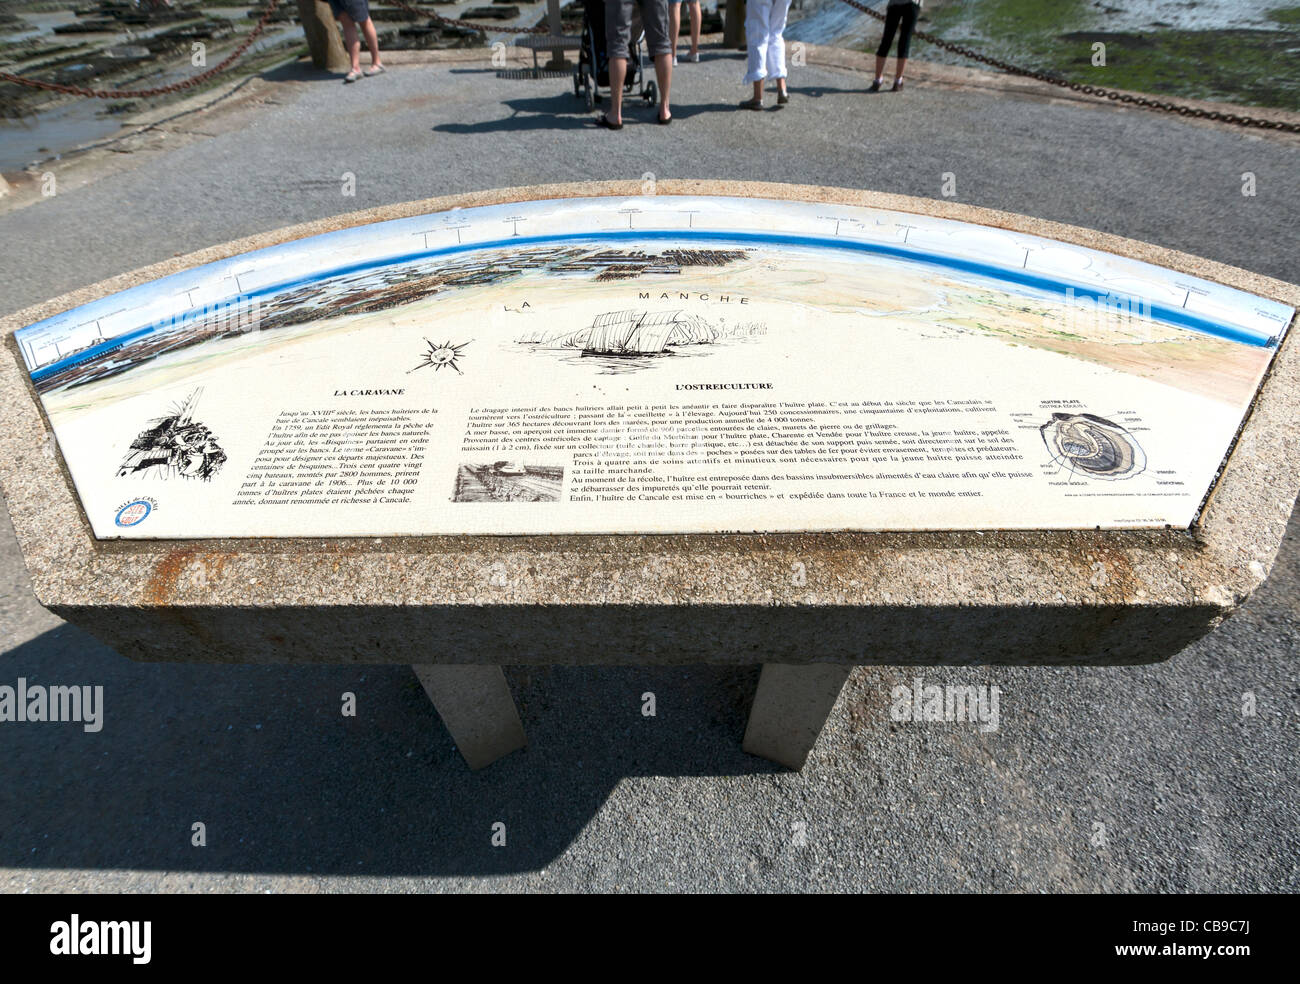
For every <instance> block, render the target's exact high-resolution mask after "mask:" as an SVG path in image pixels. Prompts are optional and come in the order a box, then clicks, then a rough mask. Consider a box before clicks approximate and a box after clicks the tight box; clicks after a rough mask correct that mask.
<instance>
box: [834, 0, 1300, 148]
mask: <svg viewBox="0 0 1300 984" xmlns="http://www.w3.org/2000/svg"><path fill="white" fill-rule="evenodd" d="M843 2H844V3H846V4H848V5H849V6H850V7H852V8H853V9H854V10H858V11H861V12H862V13H864V14H868V15H870V16H872V17H874V18H875V19H876V20H878V21H883V20H884V19H885V15H884V14H882V13H880V12H878V11H875V10H872V9H871V8H870V7H868V6H866V5H865V4H862V3H859V2H858V0H843ZM912 34H913V36H914V37H918V38H920V39H921V40H922V41H926V42H928V43H930V44H932V45H934V46H935V47H938V48H942V49H943V50H944V51H951V52H952V53H953V54H955V55H961V56H962V57H963V58H969V59H970V60H971V61H977V62H980V63H982V64H984V65H989V66H991V67H992V68H996V69H999V70H1000V71H1003V72H1006V73H1008V74H1010V75H1020V76H1024V77H1025V78H1029V79H1037V80H1038V81H1039V82H1046V83H1048V84H1049V85H1057V86H1060V87H1061V88H1063V89H1069V90H1071V91H1073V92H1082V93H1083V94H1084V95H1087V96H1096V97H1098V98H1102V99H1109V100H1111V101H1112V102H1121V103H1126V104H1128V105H1130V106H1141V107H1143V108H1144V109H1155V110H1159V111H1160V112H1163V113H1177V114H1178V115H1179V116H1190V117H1194V118H1196V119H1204V120H1218V121H1219V122H1220V123H1233V124H1235V125H1237V126H1253V127H1258V128H1259V129H1261V130H1283V131H1285V132H1287V133H1300V123H1288V122H1285V121H1283V120H1265V119H1260V118H1259V117H1257V116H1240V115H1238V114H1236V113H1221V112H1219V111H1218V110H1209V109H1199V108H1197V107H1195V106H1184V105H1181V104H1179V103H1171V102H1166V101H1164V100H1161V99H1150V98H1148V97H1147V96H1134V95H1130V94H1129V93H1127V92H1120V91H1119V90H1118V89H1107V88H1104V87H1102V86H1099V85H1087V84H1086V83H1083V82H1070V81H1069V80H1067V79H1062V78H1058V77H1057V76H1055V75H1050V74H1048V73H1047V72H1038V71H1035V70H1033V69H1030V68H1021V67H1020V66H1018V65H1012V64H1011V63H1010V62H1005V61H1002V59H1000V58H990V57H989V56H988V55H982V54H980V53H979V52H978V51H974V50H972V49H970V48H967V47H965V46H963V45H960V44H953V43H952V42H951V41H945V40H943V38H938V37H935V36H934V35H933V34H930V33H928V32H926V31H913V32H912Z"/></svg>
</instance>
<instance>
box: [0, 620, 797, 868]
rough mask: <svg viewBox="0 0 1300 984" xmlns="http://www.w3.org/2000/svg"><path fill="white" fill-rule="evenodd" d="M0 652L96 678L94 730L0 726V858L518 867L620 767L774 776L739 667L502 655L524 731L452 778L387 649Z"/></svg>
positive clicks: (24, 863) (574, 826) (48, 674)
mask: <svg viewBox="0 0 1300 984" xmlns="http://www.w3.org/2000/svg"><path fill="white" fill-rule="evenodd" d="M0 665H2V667H3V676H0V680H2V681H3V682H5V683H7V684H8V685H10V686H13V685H14V684H15V682H16V680H17V678H18V677H19V676H24V677H26V678H27V680H28V681H29V683H30V684H46V685H52V684H83V685H84V684H90V685H102V686H103V687H104V708H105V711H104V727H103V730H102V731H101V732H99V733H95V734H88V733H86V732H85V731H84V730H83V728H82V726H81V725H79V724H75V723H27V724H25V725H23V726H21V727H14V726H10V727H9V728H6V731H5V736H4V737H5V742H4V751H5V771H6V779H7V781H6V783H5V784H4V787H3V788H2V789H0V816H3V817H4V818H5V823H4V825H3V828H2V829H0V867H16V868H100V869H102V868H133V869H167V870H182V871H205V872H215V871H224V872H231V871H233V872H281V873H285V872H301V873H314V874H369V875H375V874H393V875H396V874H403V875H417V874H429V875H484V874H505V873H513V872H522V871H530V870H537V869H541V868H544V867H546V866H547V865H548V864H549V863H551V862H552V861H553V860H554V859H556V858H557V857H558V856H559V855H561V854H562V853H563V852H564V851H565V849H566V847H568V845H569V844H570V842H571V841H572V840H573V839H574V837H575V836H577V834H578V833H579V832H580V831H581V830H582V829H583V828H584V827H585V826H586V825H587V824H588V822H589V821H590V820H591V818H592V817H593V816H594V815H595V814H596V813H597V811H599V810H600V809H601V807H602V805H603V804H604V803H605V801H606V799H607V798H608V796H609V794H610V792H611V791H612V790H613V788H614V786H615V785H616V784H617V783H618V781H619V780H620V779H622V778H624V777H629V776H646V775H652V776H681V775H706V774H708V775H711V774H724V775H741V774H748V773H755V772H774V771H782V770H779V767H777V766H773V765H771V764H770V763H767V762H764V761H762V760H759V759H755V758H753V757H751V756H748V755H746V754H744V753H743V752H742V751H741V750H740V738H741V735H742V733H743V730H744V722H745V716H746V713H747V711H748V704H749V701H750V699H751V696H752V694H753V688H754V686H755V685H756V683H757V672H758V671H757V668H754V669H741V670H737V669H734V668H730V669H722V668H691V669H683V668H669V669H654V670H649V669H647V670H640V669H629V668H608V669H570V668H528V669H521V670H517V671H512V672H511V673H510V677H511V684H512V688H513V690H514V692H515V695H516V698H517V700H518V701H519V704H520V709H521V713H522V714H523V717H524V724H525V728H526V729H527V730H528V734H529V741H530V744H529V747H528V749H527V750H525V751H523V752H516V753H514V754H513V755H511V756H509V757H507V758H506V759H503V760H501V761H500V762H498V763H497V764H496V765H494V766H493V767H491V768H489V769H487V770H485V771H483V772H479V773H471V772H470V771H469V770H468V768H467V767H466V766H465V764H464V762H463V761H462V760H461V758H460V756H459V754H458V753H457V752H456V751H455V748H454V746H453V745H452V742H451V739H450V737H449V735H448V734H447V732H446V730H445V729H444V728H443V726H442V724H441V722H440V721H439V720H438V718H437V717H436V715H435V712H434V710H433V707H432V705H431V704H430V703H429V701H428V699H427V698H426V696H425V694H424V691H423V690H422V689H421V687H420V685H419V683H418V681H417V680H416V678H415V675H414V674H413V673H412V671H411V670H410V668H409V667H406V666H394V667H389V666H358V667H338V666H321V667H306V668H304V667H283V666H273V667H254V666H239V667H232V666H203V665H189V666H175V665H157V664H139V663H132V662H131V661H129V660H126V659H124V658H122V657H120V656H118V655H117V654H116V653H114V652H113V651H111V650H109V649H107V648H105V647H104V646H102V645H100V644H99V643H98V642H96V641H95V640H94V639H93V638H91V637H90V636H87V635H85V634H84V633H82V632H80V631H79V630H77V629H75V628H73V627H71V626H66V625H65V626H61V627H60V628H57V629H54V630H52V631H49V632H46V633H44V634H43V635H40V636H38V637H37V638H35V639H33V640H32V641H31V642H29V643H27V644H25V645H22V646H20V647H18V648H16V649H13V650H10V651H9V652H6V653H5V654H4V655H3V657H0ZM345 691H351V692H353V693H355V694H356V696H357V709H358V713H357V716H356V717H355V718H345V717H343V715H342V714H341V705H342V701H341V695H342V694H343V693H344V692H345ZM647 691H651V692H653V693H654V694H655V696H656V704H657V707H656V710H657V714H656V716H655V717H652V718H651V717H645V716H643V715H642V713H641V699H642V698H641V695H642V694H643V693H645V692H647ZM195 821H202V822H203V823H204V824H205V825H206V828H207V846H206V847H203V848H197V847H194V846H192V845H191V843H190V841H191V825H192V824H193V823H194V822H195ZM497 821H500V822H502V823H505V824H506V837H507V839H508V843H509V847H510V850H509V851H501V850H497V849H495V848H493V847H492V845H491V843H490V840H491V835H492V825H493V824H494V823H496V822H497Z"/></svg>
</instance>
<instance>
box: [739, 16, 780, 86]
mask: <svg viewBox="0 0 1300 984" xmlns="http://www.w3.org/2000/svg"><path fill="white" fill-rule="evenodd" d="M788 13H790V0H747V2H746V6H745V40H746V42H747V43H748V45H749V68H748V71H746V72H745V81H746V82H747V83H753V82H760V81H762V80H763V79H783V78H785V39H784V38H783V37H781V34H782V33H783V32H784V31H785V18H786V15H787V14H788Z"/></svg>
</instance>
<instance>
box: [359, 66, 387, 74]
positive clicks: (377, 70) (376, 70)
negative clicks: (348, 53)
mask: <svg viewBox="0 0 1300 984" xmlns="http://www.w3.org/2000/svg"><path fill="white" fill-rule="evenodd" d="M386 71H388V69H386V68H384V66H383V65H371V66H370V67H369V68H367V69H366V70H365V73H364V74H365V75H367V76H370V75H383V74H384V73H385V72H386Z"/></svg>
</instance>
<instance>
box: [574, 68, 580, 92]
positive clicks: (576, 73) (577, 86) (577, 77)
mask: <svg viewBox="0 0 1300 984" xmlns="http://www.w3.org/2000/svg"><path fill="white" fill-rule="evenodd" d="M573 95H574V98H575V99H581V98H582V72H580V71H578V69H576V68H575V69H574V70H573Z"/></svg>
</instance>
